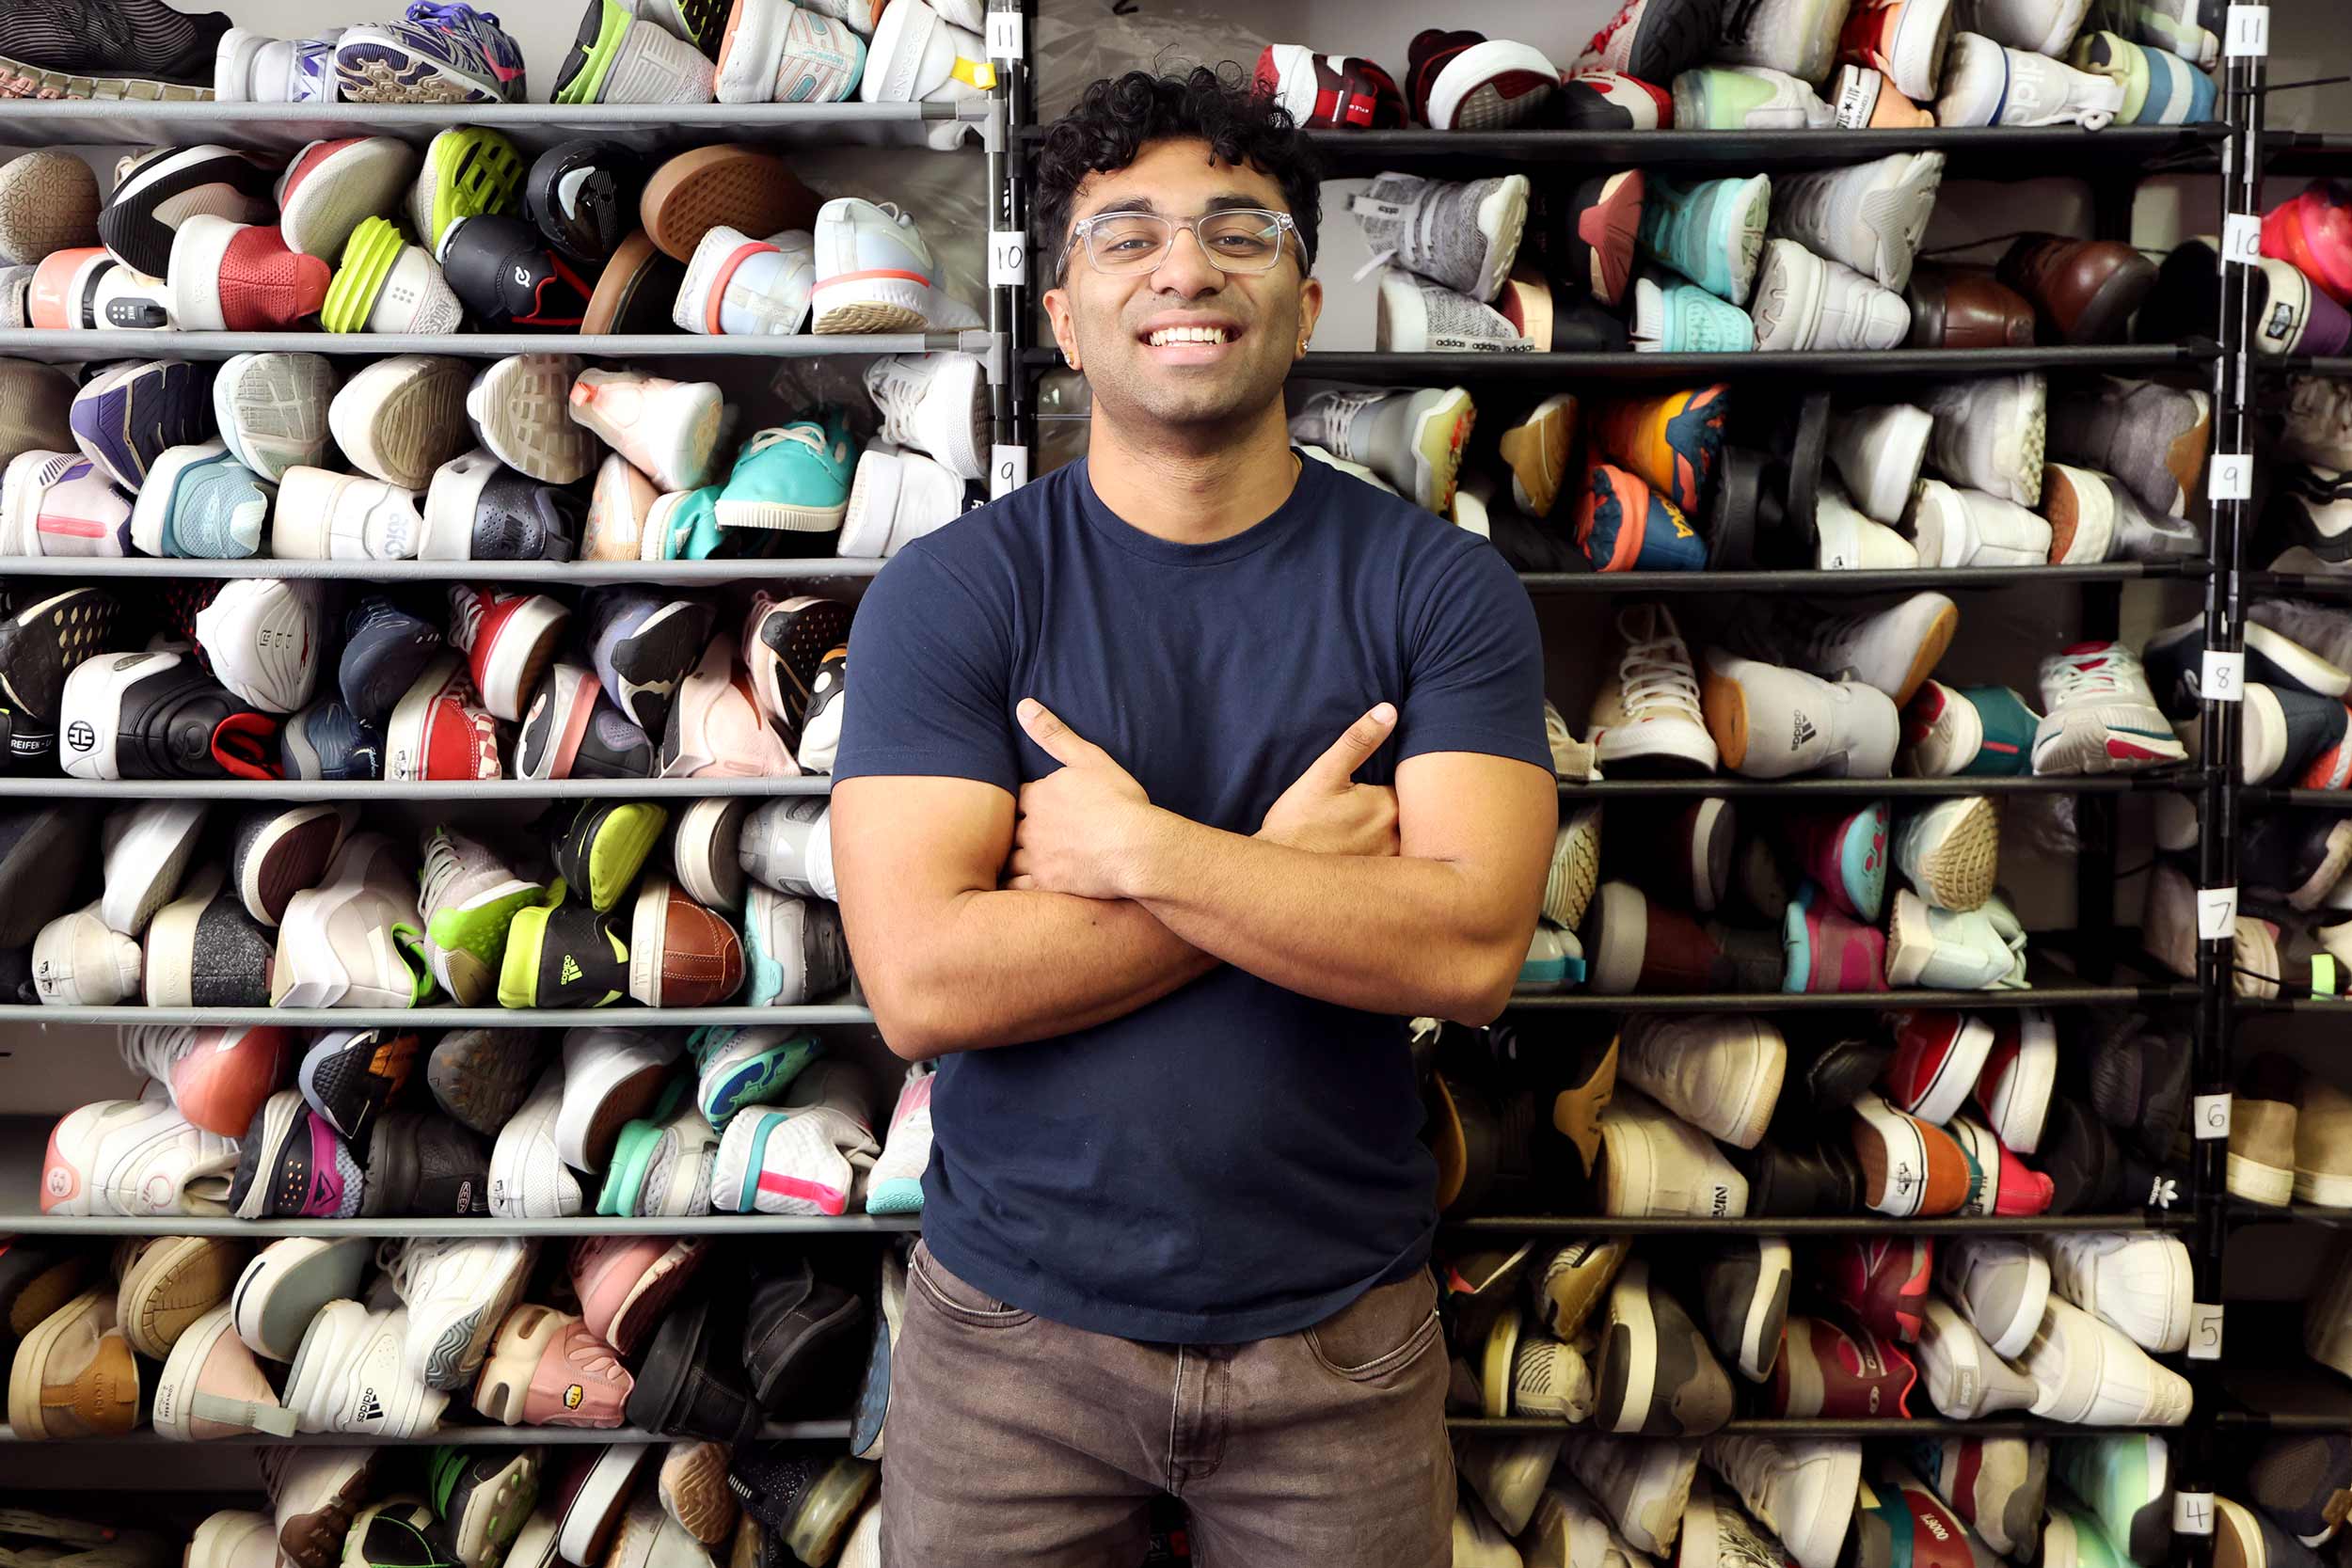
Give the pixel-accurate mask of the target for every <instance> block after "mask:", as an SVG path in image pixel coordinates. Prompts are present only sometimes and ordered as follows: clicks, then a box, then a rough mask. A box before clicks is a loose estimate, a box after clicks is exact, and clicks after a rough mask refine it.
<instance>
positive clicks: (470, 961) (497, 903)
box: [425, 881, 548, 1121]
mask: <svg viewBox="0 0 2352 1568" xmlns="http://www.w3.org/2000/svg"><path fill="white" fill-rule="evenodd" d="M547 891H548V890H547V889H545V888H543V887H540V886H538V885H536V884H535V883H531V882H522V881H516V882H514V883H512V884H510V885H509V886H508V887H506V888H502V889H500V890H498V891H497V892H495V893H493V894H491V895H488V901H487V902H482V901H476V902H475V903H472V904H469V905H468V906H467V907H466V908H464V909H462V910H442V911H437V913H436V914H435V915H434V917H433V919H432V920H431V922H430V923H429V924H428V925H427V926H426V927H425V942H426V946H427V950H428V952H429V953H430V955H431V962H432V965H433V977H434V978H435V979H436V980H437V981H439V982H440V986H441V989H442V990H445V991H447V992H449V994H450V999H451V1000H452V1001H453V1002H455V1003H456V1004H457V1005H458V1006H461V1007H486V1006H492V1005H493V1003H494V1001H495V999H496V997H497V995H498V976H499V969H500V967H501V965H502V964H503V963H504V962H505V959H506V933H507V931H508V930H510V929H511V928H512V927H513V926H514V924H515V916H516V914H517V913H518V912H520V911H523V910H527V909H529V908H531V907H532V905H534V904H539V903H544V902H545V901H546V899H547ZM431 1071H432V1069H431V1068H430V1067H429V1066H428V1068H427V1069H426V1072H427V1075H428V1076H430V1074H431ZM516 1099H517V1101H519V1099H520V1096H519V1095H518V1096H517V1097H516ZM458 1119H459V1120H461V1121H462V1120H464V1119H465V1118H464V1117H459V1118H458Z"/></svg>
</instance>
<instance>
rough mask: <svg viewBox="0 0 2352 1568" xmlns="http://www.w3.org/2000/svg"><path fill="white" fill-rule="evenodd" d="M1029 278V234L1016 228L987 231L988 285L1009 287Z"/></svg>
mask: <svg viewBox="0 0 2352 1568" xmlns="http://www.w3.org/2000/svg"><path fill="white" fill-rule="evenodd" d="M1028 280H1029V236H1028V235H1026V234H1025V233H1023V232H1022V231H1021V230H1018V229H992V230H989V232H988V286H989V287H990V288H992V289H1009V288H1012V287H1014V286H1015V285H1017V284H1022V283H1026V282H1027V281H1028Z"/></svg>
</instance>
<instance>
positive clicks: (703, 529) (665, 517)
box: [637, 484, 726, 561]
mask: <svg viewBox="0 0 2352 1568" xmlns="http://www.w3.org/2000/svg"><path fill="white" fill-rule="evenodd" d="M725 540H726V534H725V533H724V532H723V531H722V530H721V529H720V527H719V486H717V485H716V484H706V485H704V486H703V487H702V488H701V489H699V490H673V491H671V492H669V493H668V494H667V495H661V496H656V497H655V498H654V502H653V505H652V507H651V508H650V509H649V510H648V511H647V512H646V513H645V527H644V532H642V533H641V534H639V535H638V538H637V558H638V559H639V560H641V561H708V560H709V559H710V558H711V557H712V556H714V555H716V554H718V553H719V546H721V545H722V544H723V543H724V542H725Z"/></svg>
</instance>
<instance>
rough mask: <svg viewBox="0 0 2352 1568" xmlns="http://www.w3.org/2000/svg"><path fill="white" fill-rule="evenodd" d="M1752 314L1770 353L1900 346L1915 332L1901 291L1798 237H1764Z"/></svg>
mask: <svg viewBox="0 0 2352 1568" xmlns="http://www.w3.org/2000/svg"><path fill="white" fill-rule="evenodd" d="M1748 314H1749V315H1750V316H1751V317H1752V318H1753V319H1754V320H1755V322H1756V350H1757V352H1759V353H1765V354H1774V353H1795V352H1797V351H1799V350H1802V349H1887V348H1896V347H1899V346H1900V345H1901V343H1902V341H1903V340H1904V339H1905V338H1907V337H1909V336H1910V335H1911V308H1910V307H1909V306H1907V305H1905V304H1904V303H1903V299H1902V296H1901V295H1900V294H1898V293H1893V292H1892V291H1890V290H1887V289H1883V288H1880V287H1879V286H1878V285H1877V284H1875V283H1872V282H1871V281H1870V280H1869V279H1868V278H1867V277H1863V276H1862V274H1860V273H1858V272H1856V271H1854V270H1853V268H1851V267H1850V266H1847V265H1846V264H1845V263H1844V262H1842V261H1823V260H1822V259H1821V258H1820V257H1819V256H1816V255H1815V254H1813V252H1811V251H1810V250H1807V249H1806V248H1805V247H1804V246H1803V245H1799V244H1798V243H1797V242H1796V241H1794V240H1787V239H1772V240H1767V241H1765V242H1764V263H1763V266H1762V267H1761V268H1760V269H1759V270H1758V272H1757V273H1756V294H1755V297H1754V298H1753V299H1751V300H1750V301H1749V304H1748Z"/></svg>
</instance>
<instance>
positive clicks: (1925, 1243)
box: [1820, 1236, 1935, 1344]
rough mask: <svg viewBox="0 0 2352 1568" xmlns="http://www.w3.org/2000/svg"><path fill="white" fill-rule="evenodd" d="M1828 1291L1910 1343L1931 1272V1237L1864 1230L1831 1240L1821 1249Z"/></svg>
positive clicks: (1882, 1330) (1886, 1334)
mask: <svg viewBox="0 0 2352 1568" xmlns="http://www.w3.org/2000/svg"><path fill="white" fill-rule="evenodd" d="M1820 1262H1821V1264H1822V1266H1823V1271H1824V1272H1825V1273H1826V1274H1827V1275H1828V1276H1829V1288H1830V1292H1831V1294H1833V1295H1835V1296H1836V1298H1837V1299H1838V1300H1839V1301H1842V1302H1844V1303H1845V1304H1846V1305H1847V1306H1849V1307H1852V1308H1853V1309H1854V1312H1855V1313H1856V1314H1857V1315H1858V1316H1859V1317H1860V1318H1861V1320H1862V1324H1863V1326H1864V1327H1865V1328H1867V1329H1868V1330H1869V1331H1870V1332H1871V1333H1873V1334H1875V1335H1877V1336H1878V1337H1879V1338H1882V1339H1887V1340H1900V1341H1902V1342H1903V1343H1905V1344H1915V1343H1917V1342H1918V1338H1919V1327H1920V1323H1921V1320H1922V1318H1923V1316H1924V1315H1925V1313H1926V1311H1927V1306H1928V1287H1929V1285H1930V1284H1931V1283H1932V1282H1933V1281H1934V1278H1935V1243H1933V1242H1932V1241H1931V1240H1930V1239H1929V1238H1927V1237H1925V1236H1867V1237H1856V1238H1854V1239H1852V1240H1851V1241H1841V1242H1834V1243H1831V1244H1830V1245H1829V1247H1828V1249H1827V1250H1826V1251H1824V1252H1823V1253H1822V1254H1821V1257H1820Z"/></svg>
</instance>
